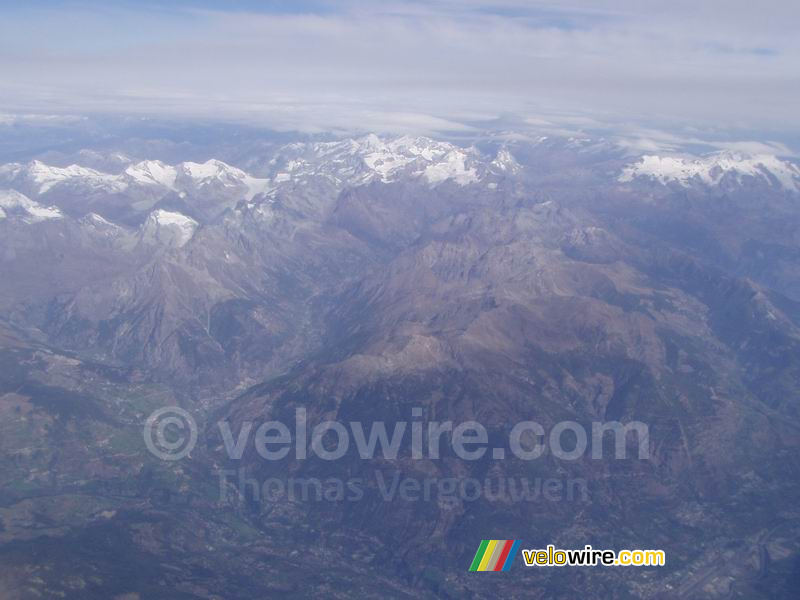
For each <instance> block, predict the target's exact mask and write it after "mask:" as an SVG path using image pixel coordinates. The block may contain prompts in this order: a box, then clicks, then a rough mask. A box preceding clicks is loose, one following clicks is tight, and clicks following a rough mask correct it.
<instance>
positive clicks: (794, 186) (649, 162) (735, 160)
mask: <svg viewBox="0 0 800 600" xmlns="http://www.w3.org/2000/svg"><path fill="white" fill-rule="evenodd" d="M730 177H733V178H734V180H735V181H737V182H738V183H742V182H743V179H744V178H747V177H750V178H757V179H761V180H763V181H764V182H765V183H767V184H769V185H773V186H779V187H782V188H784V189H786V190H790V191H800V168H798V167H797V165H795V164H792V163H790V162H788V161H784V160H781V159H779V158H777V157H776V156H772V155H769V154H756V155H748V154H742V153H739V152H731V151H723V152H715V153H713V154H707V155H705V156H701V157H685V156H657V155H645V156H642V157H641V158H640V159H639V160H638V161H637V162H635V163H632V164H630V165H627V166H626V167H625V168H624V169H623V170H622V173H621V174H620V176H619V178H618V180H619V181H621V182H629V181H633V180H634V179H637V178H648V179H651V180H654V181H658V182H659V183H662V184H667V183H671V182H674V183H677V184H679V185H681V186H683V187H689V186H690V185H691V184H692V183H698V182H699V183H702V184H705V185H707V186H716V185H719V184H720V183H721V182H722V181H723V179H727V178H730Z"/></svg>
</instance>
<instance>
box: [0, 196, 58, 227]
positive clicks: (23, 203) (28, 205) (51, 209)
mask: <svg viewBox="0 0 800 600" xmlns="http://www.w3.org/2000/svg"><path fill="white" fill-rule="evenodd" d="M9 217H19V218H21V220H22V221H24V222H26V223H38V222H39V221H47V220H50V219H61V218H63V217H64V215H63V213H62V212H61V211H60V210H59V209H58V208H56V207H55V206H42V205H41V204H39V203H38V202H36V201H34V200H31V199H30V198H28V197H27V196H26V195H24V194H21V193H19V192H17V191H16V190H0V219H6V218H9Z"/></svg>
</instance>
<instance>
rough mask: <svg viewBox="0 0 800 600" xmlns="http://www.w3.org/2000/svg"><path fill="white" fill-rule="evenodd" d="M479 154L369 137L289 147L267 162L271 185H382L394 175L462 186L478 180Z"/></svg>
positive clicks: (427, 142) (426, 141)
mask: <svg viewBox="0 0 800 600" xmlns="http://www.w3.org/2000/svg"><path fill="white" fill-rule="evenodd" d="M478 163H479V155H478V153H477V151H475V150H474V149H464V148H460V147H458V146H455V145H454V144H450V143H448V142H439V141H436V140H432V139H430V138H426V137H412V136H401V137H396V138H380V137H378V136H377V135H375V134H369V135H366V136H363V137H360V138H356V139H348V140H341V141H336V142H317V143H308V144H303V143H299V144H289V145H288V146H285V147H284V148H283V149H282V151H281V152H279V154H278V156H277V157H276V158H275V159H273V161H271V163H270V164H271V166H273V168H274V169H275V172H274V181H275V183H284V182H294V183H297V182H301V181H303V180H304V179H305V178H307V177H321V178H324V179H327V180H330V181H331V182H333V183H334V184H347V185H361V184H364V183H369V182H370V181H376V180H377V181H382V182H385V183H388V182H391V181H395V180H397V179H398V178H399V177H400V175H401V174H402V175H407V176H410V177H414V178H421V179H424V180H425V181H427V182H428V183H429V184H430V185H436V184H439V183H441V182H443V181H446V180H451V181H454V182H456V183H458V184H460V185H466V184H468V183H472V182H475V181H478V179H479V178H480V177H479V173H478V168H477V166H478Z"/></svg>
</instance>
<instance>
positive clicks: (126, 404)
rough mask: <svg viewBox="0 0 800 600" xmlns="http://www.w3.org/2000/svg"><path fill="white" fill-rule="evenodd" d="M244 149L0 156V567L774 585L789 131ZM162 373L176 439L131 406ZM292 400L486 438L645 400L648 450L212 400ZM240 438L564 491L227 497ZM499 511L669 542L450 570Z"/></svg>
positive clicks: (599, 536) (115, 578)
mask: <svg viewBox="0 0 800 600" xmlns="http://www.w3.org/2000/svg"><path fill="white" fill-rule="evenodd" d="M253 152H254V157H256V158H257V160H256V158H254V157H250V158H248V159H247V160H243V161H240V162H239V163H238V166H234V165H232V164H227V163H226V162H223V161H222V160H218V159H216V158H213V157H211V156H208V157H206V158H205V160H204V161H203V162H193V161H192V160H184V161H182V162H175V163H174V164H168V162H167V161H164V160H161V159H159V158H157V157H154V156H150V157H147V156H130V155H128V154H127V153H126V152H124V151H123V150H121V149H103V150H102V151H99V150H91V151H89V150H87V149H81V150H80V151H75V152H71V153H65V154H63V155H61V156H58V157H57V160H47V161H46V160H45V158H46V157H35V158H32V159H31V160H30V161H28V162H25V161H22V162H9V163H7V164H4V165H2V166H0V274H2V277H0V339H2V344H1V345H0V359H1V360H2V365H1V366H0V376H1V377H2V381H0V384H1V387H0V414H2V415H3V419H2V425H0V427H2V430H1V431H2V433H0V448H2V453H0V554H1V555H2V559H0V597H9V598H27V597H34V596H36V597H57V596H64V595H66V596H67V597H82V598H151V597H170V598H222V597H224V598H240V597H241V598H245V597H252V596H253V595H255V594H262V595H268V596H270V597H272V596H274V597H281V596H293V595H295V596H296V595H298V594H301V595H310V594H324V595H326V596H328V597H342V598H344V597H352V593H353V591H352V590H358V594H359V595H360V596H362V597H370V598H371V597H375V598H378V597H380V598H385V597H398V598H400V597H445V598H451V597H452V598H459V597H460V598H473V597H474V598H482V597H491V596H496V595H497V594H502V595H503V596H505V597H511V598H516V597H519V598H522V597H525V598H529V597H534V598H569V597H575V594H577V593H579V592H580V590H584V593H585V590H586V589H590V590H592V595H593V596H596V597H607V598H620V599H622V598H671V597H676V596H675V594H676V593H679V595H680V597H683V598H700V597H703V598H728V597H734V596H736V595H739V596H740V597H747V598H771V597H786V598H788V597H791V593H792V590H793V589H795V586H796V582H797V580H798V577H800V519H798V512H797V505H798V500H800V486H799V485H798V482H799V481H800V479H798V472H797V469H798V466H797V465H798V463H797V460H796V456H797V450H798V445H800V436H798V431H800V411H798V405H797V402H796V399H797V392H798V390H800V233H799V232H800V210H798V206H799V205H800V167H798V164H797V163H796V162H794V160H793V159H792V158H791V157H786V156H781V157H777V156H772V155H767V154H745V153H742V152H738V151H737V152H733V151H720V152H715V153H711V154H704V155H699V156H696V155H692V154H689V153H686V152H681V153H663V154H660V155H655V154H652V153H639V152H633V151H632V150H631V149H630V148H627V147H623V146H620V145H618V144H615V143H613V142H610V141H607V140H602V139H588V138H575V137H572V138H570V137H563V138H561V137H553V136H547V137H545V136H540V137H527V136H502V137H498V138H497V139H488V140H481V141H480V143H475V144H473V145H464V144H459V143H456V142H455V141H453V140H449V141H445V140H434V139H430V138H427V137H411V136H402V137H379V136H377V135H367V136H364V137H358V138H354V139H331V140H325V141H318V140H308V139H301V140H293V141H287V143H281V144H275V145H271V146H269V147H268V148H266V149H264V148H261V149H259V150H257V151H256V150H254V151H253ZM100 165H102V168H101V166H100ZM171 404H178V405H180V406H182V407H184V408H185V409H186V410H188V411H189V412H190V413H191V414H192V415H193V416H194V418H195V419H196V420H197V422H198V425H199V428H200V438H201V441H200V443H199V444H198V446H197V447H196V448H195V450H194V451H193V452H192V454H191V456H190V457H189V458H187V459H185V460H183V461H176V462H174V463H172V462H164V461H158V460H157V459H155V458H154V457H153V456H151V455H150V454H149V453H148V452H147V449H146V448H145V446H144V444H143V443H142V437H141V436H142V426H143V424H144V421H145V419H146V418H147V415H149V414H150V413H151V412H152V411H153V410H154V409H155V408H158V407H161V406H167V405H171ZM300 407H302V408H305V409H306V410H307V413H308V419H309V423H310V424H312V425H313V424H316V423H319V422H322V421H327V420H341V421H362V422H365V423H368V422H374V421H385V422H387V423H394V422H398V421H402V420H404V419H405V420H408V415H410V414H411V411H412V409H413V408H417V407H419V408H421V409H422V415H423V416H422V419H423V421H434V420H435V421H443V420H452V421H454V422H464V421H473V420H474V421H478V422H480V423H482V424H483V425H484V426H485V427H486V428H487V430H488V432H489V437H490V439H491V440H500V439H505V438H507V437H508V431H509V429H510V427H511V426H513V424H514V423H517V422H520V421H526V420H535V421H537V422H538V423H541V424H542V425H543V426H545V429H549V428H551V427H552V426H553V425H554V424H555V423H557V422H560V421H565V420H569V421H575V422H578V423H583V424H587V425H588V424H589V423H591V422H593V421H612V420H613V421H620V422H623V423H629V422H631V421H640V422H644V423H647V424H648V426H649V436H650V439H649V446H650V450H651V457H650V459H649V460H646V461H639V460H627V461H613V460H612V461H597V460H592V459H591V458H590V457H588V456H587V457H584V458H582V459H579V460H576V461H571V462H566V461H561V460H559V459H558V458H556V457H555V456H552V455H547V456H545V457H543V458H542V459H541V460H537V461H532V463H531V462H527V461H517V460H504V461H498V460H493V459H492V458H490V457H489V456H486V457H485V458H483V459H481V460H477V461H474V462H464V461H459V460H456V458H455V457H452V456H447V457H444V458H443V459H442V460H422V461H420V460H416V459H412V458H411V457H410V456H409V455H408V454H407V453H406V452H405V451H403V452H401V454H400V456H398V457H397V459H395V460H391V461H388V460H385V459H382V458H381V459H378V458H375V459H371V460H361V459H358V458H357V457H352V456H350V455H348V456H347V457H346V458H345V459H342V460H339V461H333V462H326V461H323V460H321V459H309V460H296V459H293V458H291V457H290V458H288V459H287V460H284V461H275V462H272V461H264V460H263V459H261V458H260V457H259V456H258V455H257V454H256V453H255V452H254V451H253V449H252V448H248V450H247V451H246V453H245V455H244V457H243V459H242V461H241V463H238V462H236V461H230V459H229V458H228V457H227V456H226V455H225V451H224V444H223V440H222V439H221V438H220V431H219V429H218V428H217V426H216V423H217V421H219V420H223V419H224V420H226V421H228V422H229V423H231V424H232V425H231V426H232V428H233V430H234V431H239V430H240V427H241V426H242V424H243V423H244V422H248V421H250V422H252V421H256V422H260V421H267V420H273V419H275V420H281V421H285V422H291V421H292V420H293V417H292V415H293V414H294V411H295V409H297V408H300ZM533 463H535V464H533ZM242 465H244V466H245V467H246V468H247V469H248V473H250V475H251V476H252V477H255V478H257V479H258V480H260V481H263V480H265V479H268V478H270V477H274V478H285V477H288V476H294V477H318V478H322V479H325V478H329V477H338V478H342V479H344V480H348V479H353V478H360V479H363V480H366V481H371V480H373V479H374V476H373V474H374V473H375V472H382V473H386V476H387V477H388V478H391V476H392V473H393V472H395V471H399V472H401V473H403V475H404V476H413V477H417V478H423V477H438V478H445V477H455V478H460V479H464V478H476V479H480V480H483V479H485V478H487V477H490V478H495V479H496V478H500V477H507V478H514V477H516V478H519V477H529V478H534V477H560V478H562V479H567V478H573V479H575V478H577V479H582V480H585V481H586V482H587V490H588V498H587V499H586V500H585V501H584V500H581V501H577V502H550V501H547V500H546V499H544V498H542V497H538V498H535V499H532V500H530V501H524V502H510V501H505V502H503V501H501V502H492V501H490V500H489V499H480V500H478V501H475V502H466V501H463V500H461V501H458V502H457V503H456V504H455V505H454V506H448V507H442V506H441V505H439V504H438V503H437V502H435V501H434V502H427V503H416V504H414V503H407V502H403V501H393V502H384V501H383V500H382V499H381V498H380V497H379V495H378V494H377V492H376V490H375V489H374V488H369V486H368V488H369V489H368V490H367V492H366V493H365V497H364V498H363V500H361V501H360V502H353V503H348V502H332V503H331V502H313V501H311V502H298V501H290V500H283V501H277V502H273V503H263V502H262V503H258V502H252V501H247V500H245V501H239V500H237V499H234V498H228V499H226V500H222V499H220V497H219V495H218V486H219V483H218V478H217V477H216V476H215V475H214V474H213V473H214V472H216V471H218V470H219V469H220V468H230V469H234V470H235V469H237V468H239V467H240V466H242ZM498 537H505V538H507V539H518V538H524V539H526V541H527V542H528V543H529V544H531V545H532V546H535V547H546V545H547V544H548V543H553V544H556V545H557V546H558V545H561V547H575V548H579V547H583V545H584V544H592V545H593V547H596V548H605V547H615V548H628V547H632V548H637V547H646V548H663V549H665V551H666V554H667V557H668V563H667V564H668V567H667V568H665V569H664V570H661V571H653V570H637V569H627V570H623V569H602V570H601V569H586V570H580V571H579V572H576V571H575V570H571V571H569V573H566V572H563V570H559V569H551V570H546V569H527V568H525V569H522V568H519V569H517V571H518V572H515V573H514V575H515V577H514V578H504V579H500V578H490V577H484V578H476V577H473V575H476V574H475V573H468V572H467V568H468V566H469V563H470V561H471V560H472V556H473V554H474V552H475V549H476V548H477V545H478V544H479V543H480V540H482V539H493V538H498ZM311 565H313V568H311V567H310V566H311ZM477 575H480V574H477ZM676 590H677V592H676Z"/></svg>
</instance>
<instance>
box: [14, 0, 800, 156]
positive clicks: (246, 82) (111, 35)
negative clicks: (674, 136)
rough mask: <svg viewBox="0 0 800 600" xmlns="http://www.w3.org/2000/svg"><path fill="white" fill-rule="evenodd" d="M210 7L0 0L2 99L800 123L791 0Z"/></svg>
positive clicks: (52, 109) (348, 117)
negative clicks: (9, 4) (8, 1)
mask: <svg viewBox="0 0 800 600" xmlns="http://www.w3.org/2000/svg"><path fill="white" fill-rule="evenodd" d="M698 4H699V5H700V6H698ZM208 5H209V3H204V2H183V3H179V4H178V5H177V7H173V8H163V7H159V6H158V5H157V4H156V3H153V2H147V1H144V2H139V3H136V4H133V3H123V4H118V5H116V7H110V4H109V3H97V4H94V3H92V2H88V3H87V2H86V1H84V2H81V3H78V4H72V3H65V4H63V5H61V6H57V5H54V4H53V3H47V4H45V5H43V7H39V8H37V3H36V2H33V3H31V4H26V5H23V6H21V7H17V8H8V9H4V12H5V14H4V15H3V19H2V20H0V111H8V112H15V111H16V112H19V111H44V112H49V113H59V112H64V113H67V112H69V113H86V112H127V113H141V114H158V115H173V114H174V115H181V116H192V117H198V116H199V117H204V116H209V117H217V118H220V117H221V118H230V119H237V120H243V121H251V122H255V123H259V124H263V125H268V126H271V127H275V128H278V129H299V130H305V131H330V130H354V129H357V130H374V131H420V132H425V131H435V130H469V129H470V128H473V127H481V124H482V123H486V122H488V121H492V120H494V119H506V118H514V119H519V120H520V122H523V121H525V120H527V121H528V122H529V123H530V122H531V121H536V120H537V119H538V120H543V121H544V122H546V123H549V124H550V125H552V126H553V127H557V126H561V125H564V124H566V125H568V126H569V127H573V128H574V127H576V126H577V127H580V126H581V125H580V123H581V122H583V123H609V122H610V123H634V122H635V123H664V122H673V123H680V124H682V125H684V126H688V125H692V126H695V127H699V128H705V129H706V130H708V129H711V128H718V129H725V128H733V129H735V128H739V129H742V130H751V131H752V130H761V131H779V130H790V131H794V132H797V131H800V113H799V112H798V110H797V106H798V101H800V36H797V34H796V26H797V23H798V22H800V4H798V3H797V2H796V1H782V2H760V3H753V2H743V1H740V0H726V1H707V2H702V3H697V2H684V1H672V2H668V3H663V2H660V3H650V2H641V1H638V2H634V1H628V0H619V1H617V2H610V1H597V2H589V1H588V0H572V1H571V2H569V3H563V2H555V1H549V2H539V1H535V0H534V1H527V2H521V1H519V0H509V1H507V2H493V1H485V2H477V1H472V0H450V1H444V2H435V3H433V2H431V3H428V2H396V3H395V2H391V1H390V2H357V1H352V2H343V3H342V2H339V3H326V2H322V3H315V4H313V5H309V4H306V3H303V2H294V3H292V2H268V3H255V2H249V3H248V2H238V3H237V2H233V3H216V4H215V6H219V7H228V9H227V10H225V9H224V8H223V9H219V8H217V9H213V10H212V9H209V8H208ZM165 6H169V5H168V4H167V3H165ZM173 6H174V5H173ZM635 137H636V136H634V138H635ZM640 137H641V136H640ZM642 140H643V142H642V143H643V144H644V143H646V142H647V140H646V138H644V137H642Z"/></svg>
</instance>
